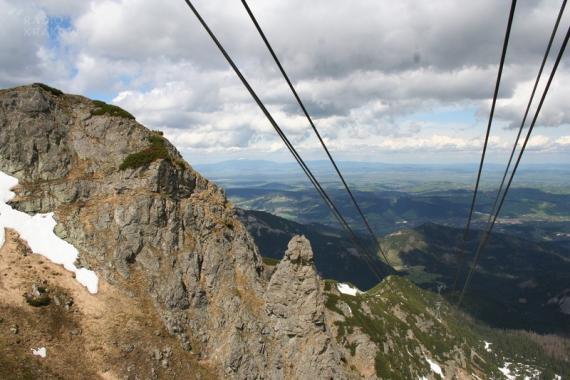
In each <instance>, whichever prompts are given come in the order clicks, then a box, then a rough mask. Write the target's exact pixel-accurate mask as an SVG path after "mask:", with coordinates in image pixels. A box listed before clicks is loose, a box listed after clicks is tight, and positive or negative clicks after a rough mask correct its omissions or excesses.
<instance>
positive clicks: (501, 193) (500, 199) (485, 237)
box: [456, 0, 570, 305]
mask: <svg viewBox="0 0 570 380" xmlns="http://www.w3.org/2000/svg"><path fill="white" fill-rule="evenodd" d="M566 1H567V0H563V1H562V4H561V7H560V11H559V12H558V17H557V18H556V22H555V24H554V28H553V30H552V33H551V35H550V39H549V41H548V45H547V48H546V51H545V53H544V57H543V59H542V63H541V65H540V69H539V71H538V74H537V77H536V80H535V83H534V86H533V89H532V93H531V95H530V98H529V101H528V103H527V107H526V110H525V113H524V116H523V119H522V122H521V124H520V127H519V131H518V134H517V137H516V139H515V143H514V145H513V148H512V150H511V154H510V157H509V161H508V164H507V167H506V169H505V172H504V174H503V177H502V179H501V184H500V186H499V190H498V191H497V195H496V197H495V201H494V203H493V207H492V210H491V213H490V214H489V219H488V221H487V226H486V228H485V229H484V231H483V234H482V235H481V238H480V240H479V244H478V245H477V250H476V251H475V257H474V259H473V263H472V265H471V268H470V270H469V272H468V274H467V278H466V279H465V283H464V285H463V288H462V290H461V294H460V296H459V299H458V301H457V304H458V305H461V302H462V301H463V299H464V297H465V293H466V291H467V289H468V288H469V286H470V284H471V280H472V277H473V273H474V271H475V269H476V268H477V264H478V262H479V259H480V258H481V254H482V252H483V250H484V249H485V246H486V245H487V242H488V241H489V238H490V236H491V233H492V231H493V227H494V226H495V223H496V221H497V218H498V216H499V214H500V212H501V210H502V208H503V205H504V202H505V199H506V197H507V194H508V192H509V189H510V187H511V184H512V181H513V178H514V176H515V174H516V171H517V169H518V167H519V164H520V162H521V159H522V157H523V155H524V152H525V149H526V147H527V144H528V141H529V139H530V137H531V135H532V131H533V130H534V127H535V125H536V121H537V119H538V116H539V114H540V111H541V109H542V106H543V104H544V100H545V99H546V95H547V94H548V91H549V89H550V85H551V84H552V81H553V79H554V76H555V74H556V71H557V69H558V66H559V65H560V61H561V60H562V57H563V55H564V51H565V49H566V46H567V44H568V39H569V37H570V27H569V28H568V30H567V32H566V35H565V37H564V40H563V42H562V45H561V46H560V49H559V51H558V55H557V57H556V61H555V63H554V66H553V67H552V70H551V72H550V75H549V78H548V81H547V83H546V86H545V88H544V91H543V93H542V96H541V98H540V101H539V103H538V106H537V108H536V111H535V113H534V117H533V118H532V121H531V124H530V126H529V129H528V131H527V134H526V136H525V139H524V142H523V145H522V147H521V149H520V152H519V155H518V157H517V159H516V161H515V165H514V167H513V170H512V172H511V175H510V176H509V179H508V181H507V182H506V186H505V181H506V178H507V176H508V173H509V170H510V167H511V164H512V162H513V158H514V156H515V152H516V148H517V146H518V145H519V141H520V137H521V135H522V131H523V128H524V125H525V123H526V120H527V118H528V114H529V111H530V107H531V105H532V102H533V100H534V96H535V94H536V90H537V87H538V84H539V82H540V79H541V77H542V73H543V71H544V66H545V64H546V61H547V59H548V56H549V54H550V50H551V48H552V43H553V41H554V38H555V37H556V33H557V31H558V27H559V25H560V20H561V19H562V15H563V13H564V10H565V8H566ZM515 6H516V0H513V3H512V5H511V13H510V16H509V23H508V26H507V34H506V37H505V42H504V46H503V55H502V57H501V65H500V68H499V75H498V79H497V86H496V88H495V95H494V98H493V106H492V110H491V115H490V118H489V124H488V126H489V127H488V129H487V134H486V137H487V138H486V140H485V144H484V147H483V153H482V158H481V165H480V167H479V173H478V177H477V183H476V185H475V191H474V195H473V202H472V205H471V210H470V213H469V218H468V222H467V226H466V229H465V233H464V236H463V239H464V241H465V240H466V239H467V235H468V232H469V225H470V222H471V216H472V213H473V207H474V204H475V199H476V196H477V190H478V187H479V180H480V174H481V167H482V165H483V160H484V156H485V150H486V147H487V139H488V136H489V129H490V125H491V122H492V118H493V110H494V104H495V101H496V96H497V89H498V84H499V81H500V75H501V74H500V73H501V72H502V65H503V63H504V56H505V53H506V47H507V44H508V39H509V33H510V28H511V24H512V19H513V14H514V8H515ZM503 188H504V190H503ZM461 266H462V262H460V264H459V266H458V273H459V272H460V270H461ZM456 279H457V276H456Z"/></svg>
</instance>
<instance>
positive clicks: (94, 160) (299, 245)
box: [0, 85, 347, 379]
mask: <svg viewBox="0 0 570 380" xmlns="http://www.w3.org/2000/svg"><path fill="white" fill-rule="evenodd" d="M0 126H1V127H0V170H1V171H3V172H4V173H6V174H8V175H11V176H14V177H16V178H18V180H19V186H18V187H17V189H15V191H16V193H17V196H16V198H15V199H14V200H13V201H12V206H13V207H14V208H16V209H18V210H22V211H25V212H27V213H46V212H53V213H54V214H55V218H56V220H57V226H56V228H55V231H56V233H57V235H58V236H59V237H61V238H63V239H65V240H66V241H67V242H69V243H71V244H72V245H73V246H75V247H76V248H77V249H78V250H79V252H80V253H79V264H80V265H81V266H83V267H86V268H89V269H91V270H93V271H95V272H96V273H97V274H98V276H99V277H100V281H102V282H105V283H106V284H108V285H107V286H108V288H112V289H113V291H114V292H117V294H118V295H120V296H121V298H122V297H125V298H129V299H136V300H140V301H141V302H146V301H147V300H148V302H147V304H148V305H149V306H148V307H151V308H152V310H147V311H146V312H148V313H149V314H156V316H157V317H158V318H159V319H160V321H161V322H162V323H163V324H164V328H165V329H166V330H167V333H168V334H169V335H172V336H175V337H176V338H177V339H178V342H179V345H180V347H182V348H183V350H185V352H187V354H188V355H189V356H191V357H192V360H193V362H195V363H196V365H197V366H200V367H203V368H204V369H206V370H207V371H209V372H210V373H211V374H215V376H214V377H219V376H227V377H230V378H239V379H257V378H292V377H295V378H318V377H322V376H326V377H329V378H338V377H340V378H342V377H346V376H347V375H346V374H345V368H344V366H342V361H341V354H340V353H339V351H338V350H337V349H336V347H335V342H334V340H333V339H332V338H331V335H330V331H329V330H328V328H327V326H326V324H325V321H324V301H323V294H322V292H321V289H320V286H319V281H320V279H319V278H318V276H317V274H316V272H315V270H314V267H313V265H312V252H311V248H310V245H309V243H308V241H307V240H305V239H302V238H294V239H293V240H292V242H291V244H290V247H289V251H288V253H287V256H286V257H287V258H286V259H285V260H283V262H282V263H280V264H279V265H278V267H277V268H276V269H275V271H274V274H273V276H271V277H270V278H269V276H267V274H266V273H265V272H266V271H267V269H266V268H264V266H263V264H262V260H261V257H260V256H259V253H258V250H257V248H256V246H255V245H254V243H253V240H252V239H251V237H250V236H249V234H248V233H247V231H246V229H245V228H244V226H243V225H242V224H241V223H240V221H239V220H238V219H237V217H236V216H235V210H234V208H233V206H232V205H231V204H230V203H229V202H228V201H227V199H226V197H225V195H224V192H223V191H222V190H221V189H220V188H218V187H217V186H216V185H215V184H213V183H211V182H209V181H207V180H206V179H204V178H203V177H202V176H200V175H199V174H198V173H196V172H195V171H194V170H193V169H192V168H191V167H190V166H189V165H188V164H187V163H186V162H184V160H183V159H182V157H181V155H180V154H179V153H178V151H177V150H176V149H175V148H174V147H173V146H172V145H171V144H170V143H169V142H168V141H167V140H166V139H164V138H163V136H162V134H161V133H159V132H153V131H150V130H148V129H146V128H145V127H143V126H142V125H140V124H139V123H138V122H136V120H134V119H133V118H132V117H130V115H129V114H127V113H126V112H120V111H119V110H117V109H116V107H113V106H109V105H105V104H101V103H100V102H94V101H91V100H89V99H87V98H84V97H81V96H73V95H63V94H60V93H58V92H56V91H50V88H48V87H46V86H40V85H33V86H25V87H20V88H15V89H10V90H4V91H1V92H0ZM40 277H41V275H40ZM38 280H42V279H41V278H39V279H38ZM104 288H105V286H103V289H104ZM104 292H105V291H104V290H102V292H101V294H100V295H99V294H98V295H94V296H92V297H94V298H98V297H100V296H101V295H102V294H103V293H104ZM125 328H126V329H128V326H125ZM141 344H142V345H144V342H141ZM25 350H28V348H25ZM103 350H105V348H104V347H103ZM48 355H49V353H48ZM54 355H56V354H54ZM48 359H49V356H48ZM45 363H46V365H47V366H49V363H48V360H46V361H45ZM95 365H96V363H91V366H95ZM124 366H126V367H125V368H121V366H120V365H118V366H117V367H116V368H113V369H112V370H111V369H110V370H109V371H108V372H109V373H111V372H112V376H118V377H121V376H124V375H126V374H128V373H129V371H127V369H128V368H127V367H128V360H126V361H125V363H124ZM103 369H104V368H93V370H94V372H96V373H97V372H100V371H102V370H103ZM138 370H140V371H141V372H142V373H147V374H150V373H151V372H152V371H151V370H152V368H137V369H136V370H135V372H136V371H138ZM154 373H157V372H156V370H155V372H154ZM62 375H65V374H62ZM177 375H178V376H180V378H185V377H192V375H191V374H189V373H187V374H181V373H179V374H177ZM165 376H166V375H165ZM165 378H167V377H165Z"/></svg>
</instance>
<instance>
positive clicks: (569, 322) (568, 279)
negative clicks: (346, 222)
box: [382, 224, 570, 333]
mask: <svg viewBox="0 0 570 380" xmlns="http://www.w3.org/2000/svg"><path fill="white" fill-rule="evenodd" d="M462 234H463V231H462V230H459V229H455V228H450V227H445V226H441V225H436V224H424V225H422V226H419V227H416V228H414V229H406V230H401V231H398V232H395V233H392V234H390V235H387V236H386V237H385V238H384V239H383V241H382V244H383V246H384V247H385V248H386V250H387V254H388V255H389V257H390V259H391V260H392V261H393V262H394V263H397V265H398V269H399V270H400V271H401V272H403V273H404V274H405V275H407V276H408V278H410V279H411V280H412V281H414V282H415V283H416V284H418V285H420V286H423V287H425V288H428V289H432V290H436V289H437V287H438V286H441V285H444V287H445V289H446V291H444V294H446V295H447V296H449V297H454V296H456V294H450V293H449V290H450V289H451V287H452V286H453V282H454V279H455V273H456V270H457V265H458V258H459V255H460V252H459V247H460V246H461V239H462ZM477 243H478V236H477V234H476V233H473V234H472V237H471V239H470V240H469V241H468V243H467V244H466V249H465V255H466V261H465V263H466V264H465V266H464V268H465V269H464V271H463V272H462V277H461V278H460V283H459V286H460V287H461V286H462V285H463V282H462V281H463V279H464V278H465V274H466V270H467V268H468V265H470V264H471V259H472V255H473V253H474V251H475V249H476V244H477ZM569 287H570V258H569V257H568V252H567V250H565V249H564V248H563V247H561V246H560V245H556V244H552V243H538V242H532V241H528V240H524V239H520V238H517V237H513V236H509V235H504V234H500V233H495V234H493V235H492V236H491V239H490V241H489V244H488V245H487V248H486V250H485V252H484V253H483V255H482V257H481V260H480V263H479V266H478V269H477V271H476V272H475V275H474V276H473V281H472V284H471V287H470V288H469V292H468V293H467V298H466V300H465V305H464V306H465V308H466V309H467V310H468V311H469V312H470V313H471V314H472V315H474V316H476V317H477V318H480V319H482V320H484V321H485V322H487V323H489V324H491V325H494V326H497V327H503V328H524V329H532V330H535V331H542V332H562V333H564V332H568V331H570V315H569V314H565V313H564V312H563V311H564V310H563V309H562V308H560V307H559V301H558V299H557V298H556V297H558V296H562V295H563V293H564V292H565V291H566V289H568V288H569Z"/></svg>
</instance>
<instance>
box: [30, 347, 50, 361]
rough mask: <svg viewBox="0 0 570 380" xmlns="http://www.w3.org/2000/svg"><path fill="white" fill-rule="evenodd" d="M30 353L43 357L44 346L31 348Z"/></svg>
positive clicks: (45, 352)
mask: <svg viewBox="0 0 570 380" xmlns="http://www.w3.org/2000/svg"><path fill="white" fill-rule="evenodd" d="M32 355H34V356H39V357H40V358H45V357H46V356H47V350H46V348H45V347H38V348H32Z"/></svg>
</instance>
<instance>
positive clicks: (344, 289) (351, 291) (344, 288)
mask: <svg viewBox="0 0 570 380" xmlns="http://www.w3.org/2000/svg"><path fill="white" fill-rule="evenodd" d="M336 288H337V289H338V291H339V292H341V293H342V294H348V295H349V296H355V295H357V294H360V293H362V291H361V290H359V289H358V288H355V287H353V286H351V285H349V284H344V283H342V282H339V283H338V284H336Z"/></svg>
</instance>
